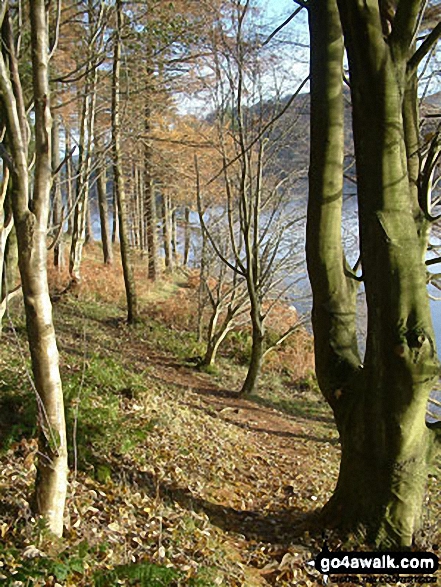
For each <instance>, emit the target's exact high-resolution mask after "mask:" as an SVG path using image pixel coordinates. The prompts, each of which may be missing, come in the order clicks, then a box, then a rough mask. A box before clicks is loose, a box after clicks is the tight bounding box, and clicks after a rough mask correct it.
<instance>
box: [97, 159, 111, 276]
mask: <svg viewBox="0 0 441 587" xmlns="http://www.w3.org/2000/svg"><path fill="white" fill-rule="evenodd" d="M98 157H99V161H100V163H99V166H98V177H97V191H98V208H99V212H100V228H101V243H102V246H103V258H104V264H105V265H112V263H113V248H112V242H111V239H110V231H109V206H108V203H107V173H106V163H105V158H104V154H103V153H102V152H99V154H98Z"/></svg>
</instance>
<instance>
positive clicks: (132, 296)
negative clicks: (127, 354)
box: [112, 0, 138, 324]
mask: <svg viewBox="0 0 441 587" xmlns="http://www.w3.org/2000/svg"><path fill="white" fill-rule="evenodd" d="M116 9H117V31H116V33H117V34H116V36H115V44H114V52H113V73H112V144H113V179H114V190H115V194H116V198H115V199H116V201H117V204H118V226H119V240H120V248H121V262H122V266H123V274H124V284H125V289H126V298H127V322H128V323H129V324H133V323H134V322H136V320H137V319H138V305H137V297H136V286H135V279H134V275H133V269H132V265H131V260H130V246H129V235H128V227H127V207H126V196H125V189H124V176H123V173H122V169H121V166H122V157H121V145H120V142H121V127H120V97H119V91H120V90H119V80H120V67H121V34H122V30H121V29H122V22H123V14H122V0H116Z"/></svg>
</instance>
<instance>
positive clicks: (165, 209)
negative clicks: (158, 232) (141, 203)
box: [162, 194, 173, 272]
mask: <svg viewBox="0 0 441 587" xmlns="http://www.w3.org/2000/svg"><path fill="white" fill-rule="evenodd" d="M170 208H171V206H170V197H169V196H166V195H164V194H163V196H162V238H163V241H164V254H165V267H166V269H167V271H169V272H172V271H173V251H172V226H171V224H172V223H171V210H170Z"/></svg>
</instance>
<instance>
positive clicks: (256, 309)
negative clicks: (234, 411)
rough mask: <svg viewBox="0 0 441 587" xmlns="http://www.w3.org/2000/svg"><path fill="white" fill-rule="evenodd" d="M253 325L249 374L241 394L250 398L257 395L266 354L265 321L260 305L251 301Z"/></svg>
mask: <svg viewBox="0 0 441 587" xmlns="http://www.w3.org/2000/svg"><path fill="white" fill-rule="evenodd" d="M251 325H252V346H251V357H250V363H249V365H248V372H247V376H246V378H245V381H244V383H243V385H242V389H241V390H240V392H239V395H240V396H248V395H252V394H253V393H255V391H256V390H257V385H258V382H259V377H260V372H261V369H262V359H263V353H264V350H265V348H264V335H265V328H264V321H263V318H262V313H261V307H260V304H259V303H257V304H256V303H254V304H253V300H251Z"/></svg>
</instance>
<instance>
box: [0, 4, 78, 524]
mask: <svg viewBox="0 0 441 587" xmlns="http://www.w3.org/2000/svg"><path fill="white" fill-rule="evenodd" d="M29 6H30V19H31V45H32V51H31V55H32V83H33V91H34V104H35V171H34V178H33V179H34V181H33V193H32V199H31V198H29V195H30V194H29V186H30V181H29V180H30V178H29V172H28V161H27V149H28V137H27V131H26V115H25V113H24V112H23V111H21V109H20V107H18V106H17V104H19V103H20V101H22V100H17V99H16V97H17V96H19V97H20V98H21V99H22V97H23V96H22V94H21V87H20V83H19V79H18V78H16V79H14V83H11V79H10V75H12V76H13V75H14V73H13V68H11V67H9V69H8V68H7V67H6V63H5V57H4V53H3V51H6V52H7V58H8V61H9V63H14V66H16V65H17V61H16V56H15V49H14V47H15V45H14V43H13V42H12V43H8V40H7V39H5V37H4V38H3V41H4V44H3V48H2V53H0V90H1V96H2V102H3V111H4V113H5V120H6V127H7V134H8V139H9V141H8V142H9V144H10V146H11V153H12V158H13V166H12V169H11V173H12V178H13V186H14V188H13V189H14V194H13V198H12V205H13V212H14V222H15V226H16V230H17V240H18V253H19V268H20V275H21V282H22V288H23V296H24V304H25V312H26V326H27V332H28V340H29V349H30V353H31V359H32V371H33V375H34V382H35V391H36V394H37V402H38V408H39V422H38V423H39V427H40V438H39V450H38V455H39V458H38V464H37V478H36V484H35V495H34V506H35V510H36V512H37V513H38V514H40V515H41V516H43V518H44V519H45V520H46V522H47V524H48V527H49V529H50V530H51V531H52V532H53V533H55V534H57V535H59V536H61V534H62V532H63V513H64V503H65V497H66V489H67V447H66V429H65V420H64V406H63V394H62V388H61V379H60V371H59V364H58V349H57V345H56V339H55V332H54V327H53V320H52V308H51V302H50V297H49V290H48V284H47V273H46V262H47V249H46V234H47V223H48V217H49V207H50V187H51V181H52V174H51V124H52V120H51V115H50V110H49V103H50V101H49V83H48V53H49V51H48V35H47V21H46V6H45V2H44V0H33V1H32V2H30V3H29ZM5 18H6V19H8V18H9V14H8V12H7V9H6V15H5ZM4 32H5V28H3V29H2V33H3V34H4ZM5 46H6V49H5ZM10 72H12V73H10ZM23 116H25V118H24V119H23ZM30 199H31V201H32V210H30V209H29V207H28V206H29V200H30Z"/></svg>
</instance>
